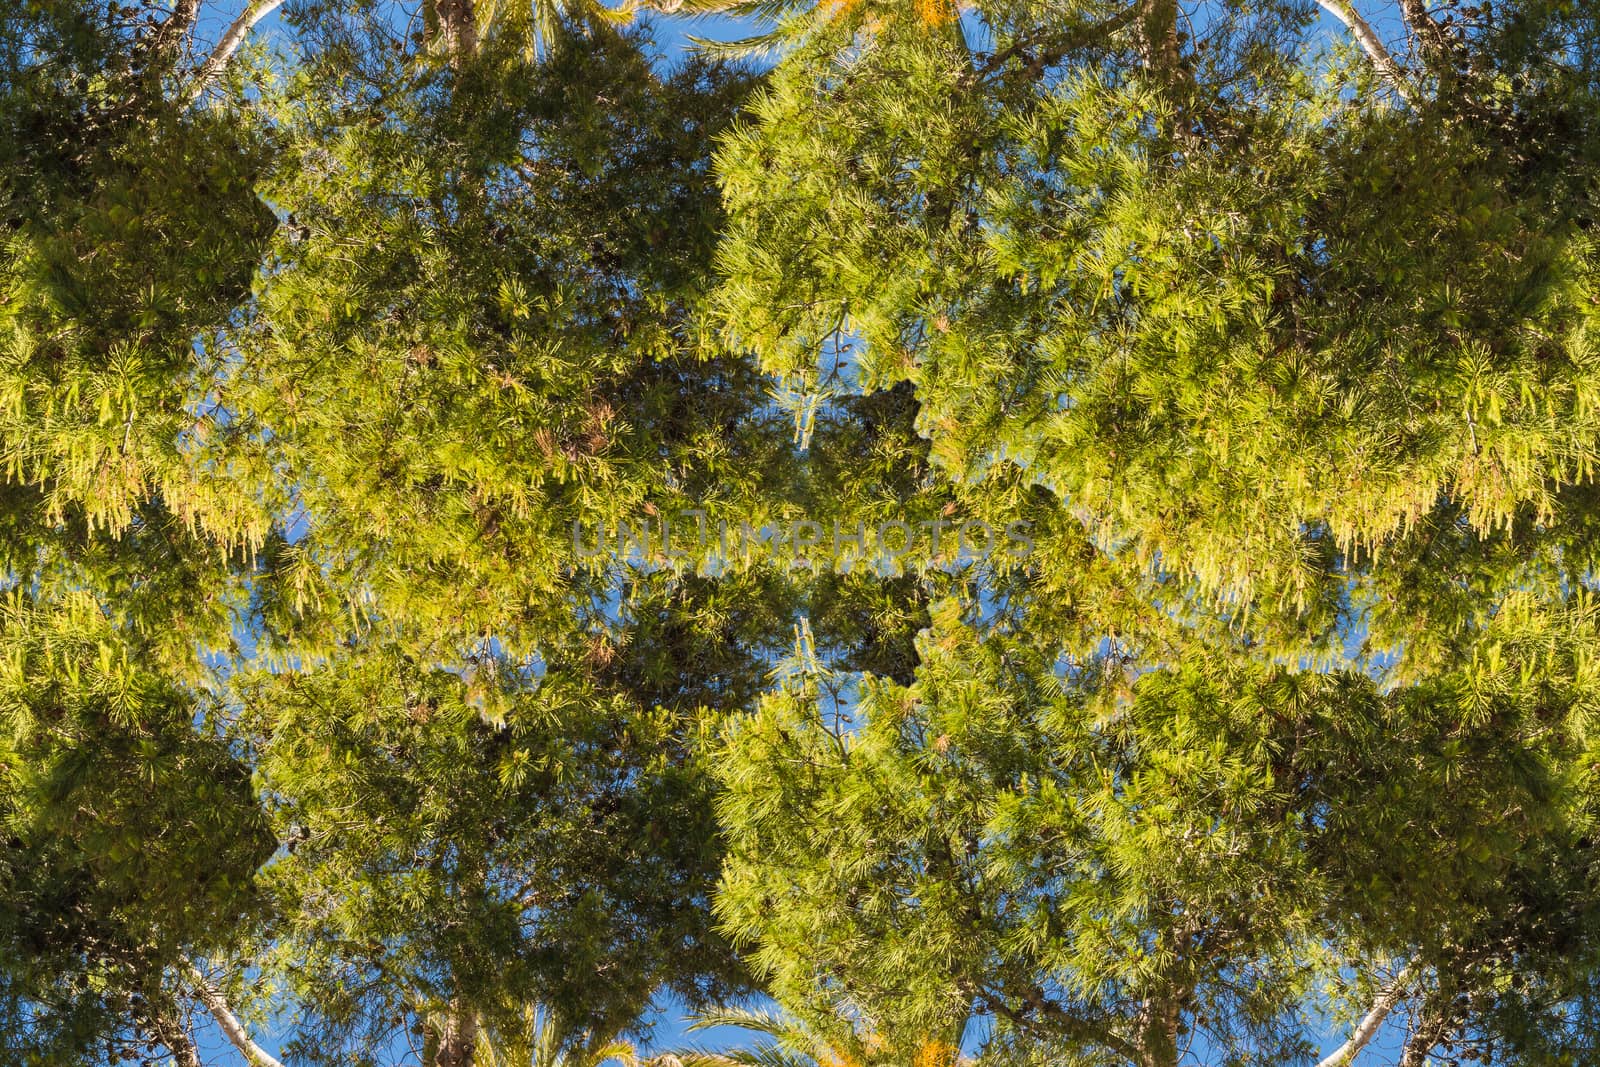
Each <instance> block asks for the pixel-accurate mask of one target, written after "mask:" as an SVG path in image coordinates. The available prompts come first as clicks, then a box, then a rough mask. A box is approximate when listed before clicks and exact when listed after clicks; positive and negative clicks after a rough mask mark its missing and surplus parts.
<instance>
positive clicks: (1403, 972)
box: [1317, 964, 1411, 1067]
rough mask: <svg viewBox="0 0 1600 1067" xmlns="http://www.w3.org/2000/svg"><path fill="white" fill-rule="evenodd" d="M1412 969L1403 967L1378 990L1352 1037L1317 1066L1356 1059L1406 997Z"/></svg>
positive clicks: (1331, 1066) (1339, 1064)
mask: <svg viewBox="0 0 1600 1067" xmlns="http://www.w3.org/2000/svg"><path fill="white" fill-rule="evenodd" d="M1410 970H1411V966H1410V965H1409V964H1407V965H1406V966H1405V967H1402V968H1401V969H1400V973H1399V974H1397V975H1395V976H1394V977H1393V978H1392V979H1390V980H1389V982H1388V983H1387V984H1385V985H1384V987H1383V988H1382V989H1380V990H1378V995H1377V997H1376V998H1375V999H1374V1000H1373V1002H1372V1008H1371V1009H1370V1010H1369V1011H1368V1012H1367V1014H1366V1016H1365V1017H1364V1018H1363V1019H1362V1020H1361V1021H1360V1022H1359V1023H1357V1024H1356V1028H1355V1029H1354V1030H1353V1031H1351V1033H1350V1039H1349V1040H1348V1041H1346V1042H1345V1043H1344V1044H1342V1045H1340V1046H1339V1047H1338V1048H1336V1049H1334V1050H1333V1052H1332V1053H1330V1054H1329V1055H1327V1056H1325V1057H1323V1060H1322V1062H1321V1063H1319V1064H1317V1067H1344V1065H1345V1064H1347V1063H1349V1062H1350V1061H1351V1060H1353V1059H1355V1057H1356V1053H1358V1052H1360V1051H1361V1050H1362V1049H1363V1048H1365V1047H1366V1045H1367V1042H1369V1041H1371V1040H1372V1038H1373V1035H1375V1034H1376V1033H1377V1032H1378V1027H1380V1026H1382V1025H1383V1020H1384V1019H1386V1018H1388V1016H1389V1013H1390V1012H1391V1011H1393V1010H1394V1008H1395V1005H1396V1004H1399V1003H1400V1001H1401V999H1402V998H1404V997H1405V995H1406V989H1405V985H1406V978H1407V977H1408V973H1409V972H1410Z"/></svg>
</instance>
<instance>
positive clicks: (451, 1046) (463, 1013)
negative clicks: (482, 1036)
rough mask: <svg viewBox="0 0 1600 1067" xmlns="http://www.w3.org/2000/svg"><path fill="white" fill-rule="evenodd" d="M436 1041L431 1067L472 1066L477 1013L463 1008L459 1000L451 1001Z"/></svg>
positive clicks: (475, 1041) (476, 1037) (475, 1044)
mask: <svg viewBox="0 0 1600 1067" xmlns="http://www.w3.org/2000/svg"><path fill="white" fill-rule="evenodd" d="M437 1041H438V1046H437V1050H436V1051H435V1052H434V1055H433V1063H432V1064H431V1067H472V1063H473V1060H474V1058H475V1056H476V1052H477V1046H478V1017H477V1015H475V1014H474V1013H473V1012H471V1011H469V1010H467V1009H465V1008H463V1007H462V1006H461V1003H460V1001H451V1003H450V1011H449V1014H447V1015H446V1016H445V1018H444V1025H443V1026H441V1027H440V1028H439V1033H438V1037H437Z"/></svg>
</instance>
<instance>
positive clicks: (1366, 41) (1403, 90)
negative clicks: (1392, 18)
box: [1317, 0, 1416, 105]
mask: <svg viewBox="0 0 1600 1067" xmlns="http://www.w3.org/2000/svg"><path fill="white" fill-rule="evenodd" d="M1317 3H1318V4H1320V5H1321V6H1322V9H1323V10H1324V11H1326V12H1328V13H1329V14H1330V15H1332V16H1333V17H1334V18H1336V19H1338V20H1339V21H1340V22H1342V23H1344V24H1345V27H1346V28H1347V29H1349V31H1350V33H1351V34H1352V35H1353V36H1354V37H1355V39H1356V41H1357V43H1359V44H1360V45H1361V47H1362V49H1363V50H1364V51H1365V52H1366V53H1367V55H1368V57H1370V58H1371V60H1372V65H1373V66H1375V67H1377V68H1378V74H1379V76H1380V77H1382V78H1383V80H1384V81H1386V82H1388V83H1389V87H1390V88H1391V89H1393V90H1394V91H1395V92H1397V93H1399V94H1400V99H1402V100H1404V101H1405V102H1406V103H1408V104H1412V105H1415V104H1416V101H1415V100H1414V99H1412V95H1411V88H1410V86H1408V85H1407V84H1406V78H1405V72H1404V71H1402V70H1401V69H1400V65H1399V64H1398V63H1396V62H1395V61H1394V57H1393V56H1391V55H1390V54H1389V50H1388V49H1387V48H1385V47H1384V46H1383V42H1382V41H1380V40H1378V35H1377V34H1376V33H1374V32H1373V31H1372V27H1371V26H1370V25H1368V24H1367V20H1366V19H1364V18H1362V17H1361V13H1360V12H1359V11H1357V10H1356V9H1355V5H1354V4H1352V3H1350V0H1317Z"/></svg>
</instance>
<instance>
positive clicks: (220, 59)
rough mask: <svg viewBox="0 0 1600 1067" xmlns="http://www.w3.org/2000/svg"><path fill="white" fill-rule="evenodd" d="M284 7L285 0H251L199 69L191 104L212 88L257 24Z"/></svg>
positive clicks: (196, 73) (190, 93)
mask: <svg viewBox="0 0 1600 1067" xmlns="http://www.w3.org/2000/svg"><path fill="white" fill-rule="evenodd" d="M282 6H283V0H250V3H249V4H248V5H246V7H245V9H244V10H243V11H242V12H240V14H239V17H238V18H236V19H234V20H233V22H232V24H231V25H229V26H228V29H227V32H226V33H224V34H223V35H222V39H221V40H220V41H218V42H217V46H216V47H215V48H213V49H212V50H211V54H210V55H209V56H207V57H206V61H205V62H204V63H202V64H200V67H199V69H198V70H197V71H195V78H194V84H193V85H191V86H190V87H189V102H190V103H194V102H195V101H196V100H198V99H200V95H201V94H202V93H204V92H205V91H206V89H207V88H209V87H210V85H211V83H212V82H214V81H216V80H217V76H218V75H220V74H221V73H222V71H223V69H224V68H225V67H227V65H228V61H229V60H230V59H232V58H233V54H234V53H235V52H237V51H238V50H239V46H240V45H242V44H244V40H245V38H246V37H248V36H250V31H251V30H253V29H255V28H256V23H258V22H260V21H261V20H262V19H264V18H266V17H267V16H268V15H270V14H272V13H273V12H274V11H276V10H278V8H280V7H282Z"/></svg>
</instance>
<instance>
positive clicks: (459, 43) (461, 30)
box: [432, 0, 478, 66]
mask: <svg viewBox="0 0 1600 1067" xmlns="http://www.w3.org/2000/svg"><path fill="white" fill-rule="evenodd" d="M432 7H433V17H434V21H433V27H434V30H435V32H436V33H437V34H438V45H439V47H440V48H441V49H442V50H443V51H444V54H445V55H446V56H448V57H449V58H450V65H451V66H459V65H460V64H461V61H462V60H464V59H468V58H470V57H472V56H473V55H475V54H477V51H478V11H477V5H476V3H475V0H434V2H433V4H432Z"/></svg>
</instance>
